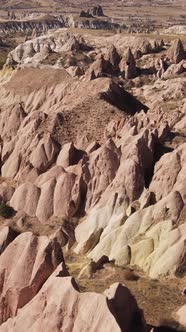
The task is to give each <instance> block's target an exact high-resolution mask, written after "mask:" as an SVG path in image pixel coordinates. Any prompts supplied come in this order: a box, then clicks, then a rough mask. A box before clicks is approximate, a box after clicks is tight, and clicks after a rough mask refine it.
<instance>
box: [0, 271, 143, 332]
mask: <svg viewBox="0 0 186 332" xmlns="http://www.w3.org/2000/svg"><path fill="white" fill-rule="evenodd" d="M65 273H66V272H65V271H64V270H63V268H62V270H61V267H58V268H57V270H56V271H55V272H54V273H53V275H52V276H51V277H50V278H49V279H48V280H47V282H46V283H45V284H44V285H43V287H42V288H41V290H40V291H39V293H38V294H37V295H36V296H35V297H34V299H33V300H32V301H31V302H30V303H28V304H27V305H25V306H24V307H23V308H22V309H21V310H19V312H18V315H17V317H15V318H13V319H9V320H8V321H7V322H6V323H4V324H3V325H1V327H0V331H1V332H7V331H11V330H12V329H13V330H14V331H15V332H18V331H20V332H22V331H25V330H27V331H30V332H34V331H38V330H39V329H40V328H41V327H42V329H43V330H44V331H46V332H49V331H51V330H53V331H56V332H57V331H73V332H79V331H82V332H87V331H90V332H98V331H108V332H110V331H116V332H117V331H118V332H119V331H121V330H123V331H134V330H135V329H136V328H137V329H138V331H139V332H144V331H145V323H144V321H143V315H142V313H141V312H140V310H139V309H138V307H137V304H136V301H135V299H134V298H133V297H132V295H131V293H130V292H129V290H128V289H127V288H126V287H125V286H122V285H120V284H114V285H112V286H111V287H110V289H109V290H107V291H106V292H105V295H102V294H97V293H79V291H78V287H77V285H76V283H75V280H74V279H73V278H71V277H65ZM129 308H130V310H129Z"/></svg>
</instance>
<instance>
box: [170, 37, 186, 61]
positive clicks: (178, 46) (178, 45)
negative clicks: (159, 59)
mask: <svg viewBox="0 0 186 332" xmlns="http://www.w3.org/2000/svg"><path fill="white" fill-rule="evenodd" d="M167 56H168V58H169V59H170V60H172V61H173V63H176V64H177V63H179V62H180V61H182V60H184V59H186V55H185V51H184V47H183V44H182V42H181V40H180V39H178V40H175V41H174V42H173V44H172V46H171V47H170V49H169V50H168V52H167Z"/></svg>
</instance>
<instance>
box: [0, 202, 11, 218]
mask: <svg viewBox="0 0 186 332" xmlns="http://www.w3.org/2000/svg"><path fill="white" fill-rule="evenodd" d="M13 213H14V210H13V208H11V207H10V206H8V205H7V204H6V203H4V202H1V203H0V216H1V217H3V218H6V219H9V218H11V217H12V216H13Z"/></svg>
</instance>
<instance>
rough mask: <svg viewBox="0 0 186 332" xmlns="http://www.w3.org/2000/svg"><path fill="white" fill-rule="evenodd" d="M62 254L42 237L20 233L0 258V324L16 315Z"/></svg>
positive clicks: (54, 244)
mask: <svg viewBox="0 0 186 332" xmlns="http://www.w3.org/2000/svg"><path fill="white" fill-rule="evenodd" d="M62 261H63V255H62V252H61V248H60V245H59V244H58V243H57V242H56V241H52V240H49V239H48V238H47V237H45V236H41V237H37V236H35V235H33V234H32V233H29V232H28V233H23V234H21V235H19V236H18V237H17V238H16V239H15V240H14V241H13V242H11V243H10V244H9V246H8V247H7V248H6V250H5V251H4V252H3V253H2V254H1V256H0V289H1V295H0V322H1V323H2V322H4V321H6V320H7V319H8V318H9V317H13V316H15V315H16V314H17V310H18V308H21V307H23V306H24V305H25V304H26V303H28V302H29V301H30V300H31V299H32V298H33V297H34V296H35V295H36V293H37V292H38V291H39V289H40V288H41V286H42V285H43V283H44V282H45V281H46V280H47V278H48V277H49V276H50V274H51V273H52V272H53V271H54V270H55V268H56V267H57V266H58V265H59V263H60V262H62Z"/></svg>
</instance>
